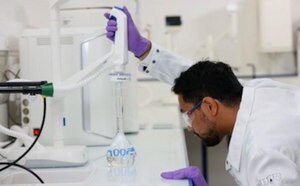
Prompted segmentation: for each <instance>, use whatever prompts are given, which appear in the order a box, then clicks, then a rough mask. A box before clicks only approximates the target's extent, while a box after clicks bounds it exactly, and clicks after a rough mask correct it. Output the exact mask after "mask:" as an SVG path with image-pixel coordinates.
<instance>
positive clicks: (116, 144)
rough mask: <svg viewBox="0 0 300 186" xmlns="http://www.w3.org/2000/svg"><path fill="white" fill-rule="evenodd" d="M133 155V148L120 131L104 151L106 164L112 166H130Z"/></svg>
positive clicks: (133, 158) (134, 153)
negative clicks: (105, 151)
mask: <svg viewBox="0 0 300 186" xmlns="http://www.w3.org/2000/svg"><path fill="white" fill-rule="evenodd" d="M135 156H136V151H135V148H134V147H133V146H132V145H131V143H130V142H129V141H128V140H127V139H126V137H125V135H124V134H122V133H118V134H117V135H116V137H115V139H114V141H113V143H112V144H111V146H110V147H109V149H108V150H107V153H106V159H107V162H108V165H109V166H112V167H121V166H132V165H133V164H134V161H135Z"/></svg>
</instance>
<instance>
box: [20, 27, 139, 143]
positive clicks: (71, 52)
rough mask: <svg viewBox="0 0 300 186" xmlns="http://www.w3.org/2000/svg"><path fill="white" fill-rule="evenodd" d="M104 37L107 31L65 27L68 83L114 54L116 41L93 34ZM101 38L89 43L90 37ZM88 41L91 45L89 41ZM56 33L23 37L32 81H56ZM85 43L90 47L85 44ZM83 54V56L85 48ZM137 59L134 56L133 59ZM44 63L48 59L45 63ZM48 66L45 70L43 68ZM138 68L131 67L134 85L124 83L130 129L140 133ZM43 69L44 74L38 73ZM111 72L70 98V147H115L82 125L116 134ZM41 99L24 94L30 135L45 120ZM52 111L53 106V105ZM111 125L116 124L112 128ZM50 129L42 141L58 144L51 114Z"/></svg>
mask: <svg viewBox="0 0 300 186" xmlns="http://www.w3.org/2000/svg"><path fill="white" fill-rule="evenodd" d="M101 32H102V33H104V32H105V30H104V28H102V27H100V28H94V27H89V28H88V27H86V28H80V27H77V28H62V29H61V43H62V59H63V61H64V62H63V63H62V64H61V70H62V71H63V72H64V73H63V74H62V79H63V80H65V79H67V78H68V77H70V76H71V75H72V74H74V73H76V72H78V71H79V70H81V69H82V68H85V67H88V66H89V65H91V64H92V63H93V61H94V60H95V59H97V58H99V56H103V55H105V54H106V53H108V52H109V49H110V47H111V42H110V41H109V40H107V39H106V38H105V37H98V38H95V37H94V36H95V35H93V34H91V33H101ZM93 37H94V38H95V39H94V40H91V41H89V42H85V41H87V40H89V39H90V38H93ZM84 42H85V43H84ZM50 43H51V42H50V31H49V30H48V29H28V30H26V31H25V32H24V33H23V35H22V37H21V39H20V65H21V69H22V71H21V74H20V75H21V77H23V78H26V79H32V80H37V79H47V80H53V73H52V71H53V70H52V64H51V60H50V59H51V53H50V52H51V48H50ZM82 43H84V44H82ZM81 45H82V48H83V53H82V56H81V55H80V46H81ZM130 57H131V59H132V58H133V57H132V56H130ZM41 59H43V60H42V61H41ZM41 63H42V64H43V68H40V66H41V65H40V64H41ZM135 65H136V64H135V63H128V64H127V66H126V71H128V72H130V73H131V81H127V82H126V83H124V86H125V88H126V92H123V96H124V98H123V101H124V120H125V121H124V131H125V132H130V133H135V132H138V130H139V126H138V123H137V119H136V118H137V100H136V92H137V91H136V72H135V71H136V66H135ZM37 71H39V72H40V73H36V72H37ZM109 71H110V69H108V70H106V71H105V72H104V73H102V74H101V75H100V76H99V77H98V78H97V79H96V80H95V81H93V82H91V83H90V84H89V85H88V86H84V87H83V89H82V90H75V91H74V92H73V93H72V94H69V95H68V96H67V97H66V98H65V99H64V107H65V108H64V118H65V126H64V128H63V131H64V142H65V144H70V145H73V144H81V145H109V144H110V143H111V139H106V138H103V137H100V136H96V135H91V134H87V133H86V132H85V131H84V129H83V127H82V123H84V124H90V131H94V132H97V133H101V134H105V135H106V136H111V138H112V137H113V136H114V135H115V133H116V130H117V129H116V124H115V123H116V120H115V107H114V106H115V105H114V104H113V103H114V101H115V100H114V99H115V97H114V96H113V83H111V82H110V76H109ZM41 101H42V100H41V98H37V99H36V100H35V101H30V98H29V97H28V96H22V100H21V103H22V105H21V109H22V113H21V115H22V125H23V126H28V127H29V128H30V133H31V135H32V136H34V132H35V131H38V129H39V125H38V122H39V121H40V117H41V108H40V107H41V106H40V105H41V104H39V103H41ZM48 108H49V109H50V110H51V109H52V107H51V105H48ZM107 123H109V124H110V125H108V124H107ZM45 130H46V131H47V134H44V135H42V136H41V143H42V144H45V145H48V144H53V139H52V136H53V132H54V125H53V124H52V123H51V116H49V117H48V118H47V120H46V126H45Z"/></svg>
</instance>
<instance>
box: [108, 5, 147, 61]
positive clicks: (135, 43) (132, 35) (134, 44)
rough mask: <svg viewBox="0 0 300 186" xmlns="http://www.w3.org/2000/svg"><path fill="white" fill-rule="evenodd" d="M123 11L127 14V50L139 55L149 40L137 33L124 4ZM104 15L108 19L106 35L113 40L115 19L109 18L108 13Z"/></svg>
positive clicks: (115, 25)
mask: <svg viewBox="0 0 300 186" xmlns="http://www.w3.org/2000/svg"><path fill="white" fill-rule="evenodd" d="M123 12H124V13H125V14H126V16H127V29H128V50H129V51H131V52H132V53H133V54H134V55H135V56H136V57H140V56H141V55H143V54H144V53H145V52H146V50H147V48H148V45H149V41H148V40H147V39H146V38H144V37H142V36H141V34H140V33H139V31H138V29H137V28H136V26H135V24H134V22H133V20H132V17H131V15H130V13H129V11H128V10H127V8H126V7H125V6H124V8H123ZM104 16H105V17H106V18H107V19H108V22H107V26H106V31H107V33H106V36H107V38H109V39H110V40H112V41H114V39H115V32H116V31H117V29H118V27H117V21H116V20H114V19H110V14H109V13H105V14H104Z"/></svg>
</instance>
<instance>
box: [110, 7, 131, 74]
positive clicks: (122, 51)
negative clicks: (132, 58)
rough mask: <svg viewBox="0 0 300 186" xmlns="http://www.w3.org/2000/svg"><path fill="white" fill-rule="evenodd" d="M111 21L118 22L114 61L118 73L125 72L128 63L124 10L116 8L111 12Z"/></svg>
mask: <svg viewBox="0 0 300 186" xmlns="http://www.w3.org/2000/svg"><path fill="white" fill-rule="evenodd" d="M110 19H117V21H118V30H117V31H116V33H115V41H114V56H113V58H112V61H114V64H115V65H116V68H115V70H116V71H124V67H125V65H126V64H127V63H128V34H127V16H126V15H125V13H124V12H123V9H122V8H119V7H114V8H113V9H112V11H111V12H110Z"/></svg>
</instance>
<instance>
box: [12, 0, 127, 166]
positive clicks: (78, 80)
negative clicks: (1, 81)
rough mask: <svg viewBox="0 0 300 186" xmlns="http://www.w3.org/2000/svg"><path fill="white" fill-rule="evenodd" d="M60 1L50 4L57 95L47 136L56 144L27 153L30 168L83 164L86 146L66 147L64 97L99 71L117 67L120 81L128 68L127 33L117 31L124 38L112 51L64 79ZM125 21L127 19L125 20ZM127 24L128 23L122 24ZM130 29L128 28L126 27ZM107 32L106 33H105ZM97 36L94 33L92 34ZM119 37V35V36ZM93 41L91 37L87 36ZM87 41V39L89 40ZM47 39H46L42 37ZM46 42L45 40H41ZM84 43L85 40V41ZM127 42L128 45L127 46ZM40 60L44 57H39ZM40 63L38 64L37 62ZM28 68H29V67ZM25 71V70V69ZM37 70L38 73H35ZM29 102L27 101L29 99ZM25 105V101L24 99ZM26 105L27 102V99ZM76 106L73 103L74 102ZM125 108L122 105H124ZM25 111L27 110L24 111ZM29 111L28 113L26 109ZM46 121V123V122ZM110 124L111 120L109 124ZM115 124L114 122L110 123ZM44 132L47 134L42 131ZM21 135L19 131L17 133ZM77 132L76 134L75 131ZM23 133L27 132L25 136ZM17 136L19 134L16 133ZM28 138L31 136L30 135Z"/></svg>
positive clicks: (94, 77)
mask: <svg viewBox="0 0 300 186" xmlns="http://www.w3.org/2000/svg"><path fill="white" fill-rule="evenodd" d="M60 3H62V2H61V1H60V2H59V1H57V2H56V3H54V4H51V17H52V18H53V24H52V30H51V33H52V34H51V40H50V41H51V46H52V50H51V54H52V56H51V57H52V66H51V67H50V69H51V70H52V71H50V74H52V75H53V82H54V87H55V88H54V90H55V91H54V98H53V99H50V107H49V108H50V112H49V115H50V120H48V122H49V123H48V124H49V125H50V126H54V129H53V130H52V132H53V133H52V134H49V133H50V131H49V133H48V131H47V135H51V136H53V139H52V140H53V141H52V142H53V144H54V146H47V147H44V146H41V145H40V147H39V148H36V149H33V150H32V151H31V152H30V153H29V154H28V155H27V156H26V165H27V166H30V167H70V166H81V165H84V164H85V163H86V162H87V160H88V157H87V152H86V148H85V146H81V145H76V146H65V145H64V135H63V130H64V125H65V124H66V123H65V118H64V109H63V108H64V105H63V101H64V97H66V96H67V95H68V94H71V93H73V92H74V91H75V90H76V89H79V88H81V87H82V86H84V85H86V84H88V83H90V82H91V81H93V80H95V79H96V78H98V77H99V75H100V74H102V73H103V72H105V71H106V70H108V69H111V67H113V66H114V67H115V70H117V71H116V72H117V73H116V75H117V76H114V77H115V79H116V81H118V80H120V76H119V75H123V74H122V73H119V72H121V70H122V72H124V71H125V64H126V63H127V62H128V56H127V55H128V50H127V32H126V33H122V32H118V34H116V37H117V35H119V34H120V35H122V38H123V39H121V40H119V39H117V40H116V41H115V44H114V45H113V47H112V48H111V50H110V51H109V52H108V53H107V54H105V55H103V56H102V57H101V58H99V59H97V60H96V61H94V63H92V64H90V65H88V66H87V67H85V68H84V69H83V70H81V71H79V72H77V73H76V74H74V75H73V76H71V77H68V78H67V79H66V80H64V81H62V80H61V75H62V74H61V73H60V71H61V68H60V67H61V66H62V63H60V61H61V60H60V52H61V51H60V46H61V44H60V41H63V40H60V29H59V24H58V20H59V19H58V17H59V11H58V7H57V6H59V5H61V4H60ZM125 21H126V19H125ZM123 24H125V23H123ZM126 31H127V30H126ZM104 33H105V32H104ZM95 35H96V36H97V37H100V36H103V35H105V34H103V32H97V33H95ZM125 36H126V42H125V40H124V39H125ZM93 37H94V36H93ZM120 37H121V36H120ZM117 38H119V37H117ZM86 40H88V41H89V40H90V39H86ZM86 40H84V41H86ZM42 41H45V40H42ZM42 43H43V42H42ZM82 43H85V42H82ZM125 45H126V48H124V47H125ZM83 48H84V46H83V45H81V44H80V47H79V54H81V55H83V52H82V49H83ZM40 59H41V58H40ZM124 59H126V61H125V60H124ZM37 66H38V65H37ZM30 67H31V68H33V69H34V70H36V71H38V70H39V69H40V66H38V67H36V66H30ZM27 69H28V68H27ZM25 70H26V69H25ZM36 71H35V72H36ZM123 78H124V76H122V77H121V80H123ZM118 96H120V97H123V95H118ZM27 101H28V100H27ZM23 104H24V102H23ZM25 105H28V102H27V103H26V101H25ZM73 107H74V105H73ZM122 109H123V108H122ZM23 111H24V110H23ZM27 113H28V112H27ZM122 119H123V118H122ZM46 124H47V123H46ZM103 125H107V123H104V124H103ZM108 125H110V123H108ZM111 125H112V126H113V124H111ZM45 130H46V129H45ZM43 134H45V133H43ZM18 135H19V137H21V136H20V134H18ZM75 135H76V134H75ZM23 136H24V135H23ZM99 136H101V137H103V138H106V139H110V137H109V136H105V135H102V134H99ZM16 137H18V136H16ZM27 139H28V138H27ZM18 150H20V151H22V150H24V149H22V148H19V149H14V151H12V152H8V153H11V154H12V155H11V156H7V157H10V158H14V156H13V154H18V153H17V152H18Z"/></svg>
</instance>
